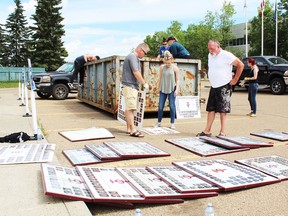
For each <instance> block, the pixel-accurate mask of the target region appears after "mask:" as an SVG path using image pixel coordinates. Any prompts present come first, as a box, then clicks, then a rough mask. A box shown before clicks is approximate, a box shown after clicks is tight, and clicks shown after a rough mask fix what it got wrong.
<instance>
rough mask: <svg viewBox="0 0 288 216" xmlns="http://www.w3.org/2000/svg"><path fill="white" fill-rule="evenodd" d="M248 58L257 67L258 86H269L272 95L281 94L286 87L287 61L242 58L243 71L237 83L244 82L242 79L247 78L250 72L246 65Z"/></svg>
mask: <svg viewBox="0 0 288 216" xmlns="http://www.w3.org/2000/svg"><path fill="white" fill-rule="evenodd" d="M249 58H254V59H255V60H256V64H257V65H258V68H259V72H258V82H259V85H267V87H268V86H269V88H270V92H271V93H272V94H275V95H281V94H283V93H284V92H285V90H286V87H287V86H288V61H287V60H286V59H283V58H281V57H277V56H250V57H246V58H243V59H242V61H243V63H244V69H243V72H242V74H241V76H240V79H239V83H240V82H241V81H243V80H244V77H247V76H249V73H250V71H251V68H250V67H249V66H248V65H247V62H248V59H249Z"/></svg>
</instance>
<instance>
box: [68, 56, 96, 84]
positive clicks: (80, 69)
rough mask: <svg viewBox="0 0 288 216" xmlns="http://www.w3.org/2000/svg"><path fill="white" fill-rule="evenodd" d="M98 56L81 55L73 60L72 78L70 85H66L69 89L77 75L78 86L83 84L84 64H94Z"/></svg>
mask: <svg viewBox="0 0 288 216" xmlns="http://www.w3.org/2000/svg"><path fill="white" fill-rule="evenodd" d="M99 59H100V57H99V56H92V55H82V56H79V57H77V58H76V59H75V60H74V71H73V76H72V83H68V85H69V86H70V87H71V86H73V82H74V81H76V80H77V75H78V73H80V80H79V84H78V85H79V86H80V87H82V86H83V82H84V75H85V67H84V65H85V63H87V62H96V61H97V60H99Z"/></svg>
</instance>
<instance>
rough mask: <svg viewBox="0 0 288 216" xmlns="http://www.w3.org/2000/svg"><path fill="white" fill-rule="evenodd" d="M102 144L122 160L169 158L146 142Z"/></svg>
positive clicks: (165, 153)
mask: <svg viewBox="0 0 288 216" xmlns="http://www.w3.org/2000/svg"><path fill="white" fill-rule="evenodd" d="M104 144H105V145H106V146H108V147H109V148H111V149H112V150H113V151H115V152H116V153H117V154H118V155H120V157H121V158H123V159H129V158H145V157H163V156H170V154H169V153H167V152H164V151H162V150H161V149H159V148H156V147H154V146H153V145H150V144H149V143H147V142H104Z"/></svg>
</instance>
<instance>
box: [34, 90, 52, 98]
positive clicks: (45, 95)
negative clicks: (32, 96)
mask: <svg viewBox="0 0 288 216" xmlns="http://www.w3.org/2000/svg"><path fill="white" fill-rule="evenodd" d="M37 95H38V96H39V97H40V98H44V99H47V98H49V97H50V96H51V94H50V93H45V92H40V91H37Z"/></svg>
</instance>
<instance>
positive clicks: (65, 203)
mask: <svg viewBox="0 0 288 216" xmlns="http://www.w3.org/2000/svg"><path fill="white" fill-rule="evenodd" d="M17 98H18V89H0V104H1V108H0V109H1V112H0V117H1V124H0V136H1V137H2V136H6V135H9V134H11V133H16V132H20V131H24V132H26V133H28V134H29V135H34V133H33V125H32V119H31V117H23V115H24V116H25V115H26V110H25V107H22V106H19V105H21V101H19V100H17ZM26 143H27V144H35V143H47V140H46V139H44V140H41V141H27V142H25V144H26ZM0 144H1V146H5V145H11V144H10V143H0ZM17 144H19V143H17ZM53 163H55V164H58V159H57V157H56V155H54V159H53ZM0 185H1V186H0V188H1V196H0V203H1V205H0V215H1V216H16V215H17V216H18V215H21V216H51V215H61V216H66V215H67V216H79V215H81V216H88V215H91V213H90V211H89V210H88V208H87V206H86V205H85V204H84V202H80V201H79V202H78V201H76V202H75V201H73V202H72V201H69V200H62V199H58V198H54V197H49V196H45V195H44V189H43V183H42V177H41V173H40V164H39V163H34V164H12V165H0Z"/></svg>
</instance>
